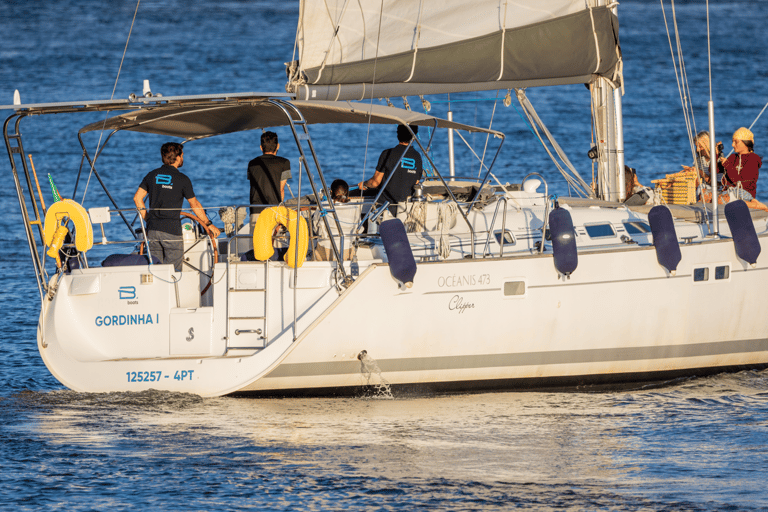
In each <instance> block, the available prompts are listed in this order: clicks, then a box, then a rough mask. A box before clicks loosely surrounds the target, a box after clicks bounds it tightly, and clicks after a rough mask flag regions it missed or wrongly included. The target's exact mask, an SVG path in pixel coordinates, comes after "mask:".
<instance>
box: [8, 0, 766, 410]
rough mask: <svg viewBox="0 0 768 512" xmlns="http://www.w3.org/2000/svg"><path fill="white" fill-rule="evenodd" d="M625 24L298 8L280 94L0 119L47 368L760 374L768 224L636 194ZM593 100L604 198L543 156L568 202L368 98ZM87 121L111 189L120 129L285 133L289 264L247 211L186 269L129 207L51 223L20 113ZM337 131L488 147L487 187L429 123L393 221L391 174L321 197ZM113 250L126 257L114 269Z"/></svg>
mask: <svg viewBox="0 0 768 512" xmlns="http://www.w3.org/2000/svg"><path fill="white" fill-rule="evenodd" d="M525 4H527V5H525ZM616 9H617V6H616V4H606V3H605V2H585V1H584V0H581V1H568V0H546V1H537V2H528V3H515V4H512V3H508V2H498V1H497V2H490V1H478V2H473V3H472V8H471V13H469V14H468V13H467V9H466V2H459V1H457V0H444V1H441V2H439V3H438V2H435V3H429V2H418V3H416V2H393V3H392V5H391V6H390V5H389V3H388V2H381V1H377V2H373V1H367V0H360V1H358V2H354V3H350V2H341V1H324V2H318V1H302V2H301V8H300V11H301V12H300V19H299V25H298V31H297V48H298V59H297V60H296V61H293V62H291V63H289V65H288V74H289V83H288V84H287V92H283V93H270V94H261V93H240V94H210V95H197V96H176V97H174V96H166V97H157V96H152V95H151V94H145V96H143V97H133V96H132V97H131V98H128V99H125V100H109V101H86V102H82V101H80V102H69V103H57V104H42V105H40V104H36V105H13V106H9V107H3V108H9V109H12V110H13V111H14V112H13V114H12V115H11V116H10V117H9V118H8V119H7V120H6V121H5V124H4V137H5V142H6V147H7V150H8V154H9V157H10V161H11V171H12V175H13V179H14V185H15V188H16V192H17V196H18V199H19V205H20V209H21V214H22V220H23V227H24V229H25V232H26V234H27V241H28V244H29V250H30V255H31V260H32V264H33V266H34V269H35V275H36V279H37V287H38V290H39V295H40V302H41V311H40V319H39V325H38V333H37V343H38V348H39V351H40V354H41V357H42V359H43V361H44V362H45V364H46V366H47V367H48V369H49V370H50V371H51V373H52V374H53V375H54V376H55V377H56V378H57V379H59V381H60V382H62V383H63V384H64V385H65V386H67V387H69V388H71V389H74V390H78V391H87V392H115V391H120V392H126V391H128V392H130V391H143V390H147V389H162V390H169V391H179V392H188V393H196V394H199V395H202V396H220V395H226V394H245V395H279V396H284V395H301V396H307V395H334V394H358V393H361V392H365V391H366V390H368V389H370V387H371V386H382V385H385V386H387V387H388V388H389V389H391V390H392V391H393V392H395V393H397V392H398V391H399V390H411V389H413V390H418V391H421V392H444V391H476V390H492V389H493V390H495V389H503V390H512V389H531V388H541V387H558V388H562V387H565V388H569V387H576V386H584V385H595V386H598V385H610V386H614V385H624V384H628V383H631V384H634V383H638V382H646V381H658V380H662V379H670V378H675V377H679V376H690V375H702V374H708V373H714V372H721V371H727V370H734V369H740V368H747V367H753V368H759V367H765V366H768V326H767V325H766V323H765V322H764V321H763V318H765V316H766V314H768V304H766V302H765V301H761V300H757V297H760V292H761V291H763V290H764V289H766V286H767V285H768V259H767V258H766V256H765V255H763V254H762V251H761V245H762V242H764V241H766V240H767V239H768V238H767V237H768V218H767V217H766V216H765V215H762V214H760V213H759V212H751V211H749V210H748V209H747V208H746V206H745V205H744V203H743V202H740V201H736V202H734V203H732V204H729V205H728V206H727V207H726V208H725V211H724V212H719V211H718V210H717V207H716V205H715V206H714V207H707V206H705V205H691V206H676V205H663V204H659V205H638V206H630V205H629V204H627V203H625V202H624V200H625V199H626V186H625V185H626V184H625V183H624V163H623V161H622V158H623V157H622V155H623V148H622V145H623V142H622V138H623V137H622V134H621V133H622V132H621V86H622V73H621V71H622V64H621V51H620V47H619V38H618V17H617V15H616ZM578 83H583V84H587V85H588V87H589V88H590V91H591V95H592V103H593V107H594V109H595V116H594V119H595V130H596V133H597V139H598V141H599V143H598V145H597V147H596V149H595V159H596V162H597V165H598V168H599V172H598V173H597V182H596V183H595V184H594V186H592V185H591V184H587V183H586V182H585V181H584V180H583V179H581V178H580V177H579V176H578V173H576V172H575V169H573V166H572V165H571V164H570V162H568V160H567V158H566V157H565V156H564V155H562V152H561V151H559V147H558V146H557V145H556V143H554V142H553V143H552V147H554V152H555V153H558V154H560V159H561V165H562V168H563V172H564V173H566V175H567V176H568V179H569V183H570V185H571V186H572V188H573V190H576V191H580V192H581V196H580V197H560V198H555V197H553V196H551V195H550V193H549V188H548V184H547V183H546V180H545V179H544V177H542V176H541V175H538V174H536V173H528V172H527V171H525V170H521V173H520V181H519V182H518V183H512V184H509V183H501V182H500V181H498V180H496V179H495V176H494V173H493V167H494V163H495V162H497V161H498V159H501V158H505V156H504V153H503V151H502V148H503V141H504V134H503V133H501V132H498V131H496V130H492V129H490V128H480V127H474V126H469V125H466V124H462V123H459V122H455V121H453V120H451V119H440V118H437V117H434V116H431V115H429V114H421V113H416V112H414V111H410V110H404V109H397V108H394V107H391V106H386V105H382V104H380V102H376V101H374V99H376V98H391V97H400V96H413V95H416V96H421V95H434V94H446V93H459V92H462V91H480V90H506V91H508V92H509V95H510V96H511V95H512V91H514V95H515V97H516V98H517V99H518V100H519V101H520V103H521V106H522V107H523V109H524V110H525V112H526V113H527V115H528V117H529V119H530V120H531V121H532V123H534V124H535V125H536V126H537V127H538V132H539V133H540V134H542V137H544V138H550V135H549V132H548V131H547V130H546V128H545V127H544V126H543V124H541V123H540V120H538V116H536V113H535V110H534V109H533V107H532V105H531V104H530V102H529V101H528V100H527V98H526V95H525V88H527V87H534V86H558V85H565V84H578ZM92 112H105V113H108V114H114V115H112V117H108V118H107V119H106V120H105V121H98V122H95V123H90V124H86V125H85V126H83V127H82V128H80V130H79V132H78V138H79V140H80V147H79V148H78V151H81V152H82V154H83V157H84V158H83V159H84V162H85V169H86V170H88V171H89V172H92V173H93V174H94V175H95V176H96V177H97V178H98V181H99V182H100V183H102V184H103V186H104V190H105V192H106V197H107V198H111V197H112V196H111V195H110V194H109V192H108V189H107V185H106V183H105V180H103V179H102V177H101V176H100V175H99V173H98V165H97V164H98V159H99V156H100V155H101V153H102V152H103V150H104V149H103V148H104V147H107V144H108V142H109V140H111V138H112V137H113V136H115V135H117V134H120V133H121V132H125V131H132V132H140V133H149V134H161V135H164V136H172V137H179V138H181V139H182V140H183V141H184V143H185V144H194V143H195V141H198V140H201V139H207V138H210V137H226V136H227V134H232V133H236V132H241V131H247V130H259V129H266V128H270V127H276V126H284V127H288V128H289V129H290V130H291V133H292V135H293V139H294V142H295V144H296V147H297V150H298V152H299V154H300V162H301V166H300V167H301V172H300V174H299V176H298V192H297V195H296V197H295V198H294V199H293V200H292V201H287V202H286V203H285V204H283V205H280V207H279V208H283V209H284V210H280V212H282V213H275V217H274V218H275V219H277V218H278V217H279V215H285V216H286V217H291V215H292V217H291V218H293V219H294V220H293V221H291V220H289V221H287V222H285V224H287V225H285V227H286V228H287V230H288V232H289V236H288V239H287V242H288V244H289V247H288V250H287V253H286V255H287V256H290V255H293V257H288V258H285V259H282V258H281V259H276V258H275V257H274V256H272V255H263V256H260V255H259V254H260V249H257V248H259V247H264V246H267V247H269V246H271V245H272V243H273V231H272V229H271V228H272V227H274V225H269V226H268V228H269V229H267V230H258V229H257V230H251V228H250V226H249V224H248V222H247V220H245V219H244V216H243V215H242V213H241V212H242V206H243V205H237V204H233V205H231V207H230V208H225V209H222V210H221V211H220V212H219V215H220V217H221V220H222V221H223V222H224V223H225V225H226V226H225V227H226V232H227V235H226V237H224V238H220V239H217V240H214V239H212V238H211V237H210V236H209V235H208V233H207V232H206V229H205V226H204V225H202V224H200V225H197V226H196V225H195V224H194V223H191V224H189V225H187V226H188V227H185V229H184V245H185V264H184V268H183V269H182V271H181V272H175V271H174V268H173V265H169V264H161V263H157V262H154V261H153V260H152V259H151V255H144V254H142V253H141V252H142V251H143V250H142V251H140V250H139V249H138V248H137V245H140V244H141V242H146V241H147V240H146V234H145V233H144V231H143V229H141V225H140V222H139V223H137V222H136V217H137V211H136V209H135V208H134V207H130V208H129V207H124V206H123V207H121V206H120V205H118V204H117V203H116V202H114V201H110V202H109V203H108V204H106V205H105V204H94V205H86V204H80V203H78V202H76V201H75V198H76V197H77V189H75V193H73V194H72V199H67V198H64V199H62V200H61V201H57V202H56V203H54V204H53V205H51V206H50V208H47V209H46V208H45V207H44V206H43V204H42V194H41V193H40V188H39V187H38V186H37V183H38V176H37V174H36V171H35V169H34V167H33V166H32V165H30V164H28V163H27V160H26V159H24V154H25V153H24V148H23V143H22V136H21V131H20V128H19V127H20V125H21V122H22V121H23V120H24V119H26V118H27V117H29V116H45V115H48V114H59V115H61V114H67V115H82V114H86V113H92ZM325 123H352V124H360V125H367V124H392V125H404V126H407V127H410V128H409V129H410V130H411V132H412V133H413V132H414V131H415V129H414V128H413V127H417V126H420V127H424V128H429V130H427V131H428V132H429V133H430V134H432V133H433V131H434V130H443V129H445V130H454V131H458V132H459V133H462V132H469V133H480V134H485V135H487V136H489V137H490V140H492V141H495V142H496V146H495V151H491V154H492V155H493V156H492V157H491V159H490V160H491V161H490V162H489V163H487V164H486V163H485V162H483V171H484V172H483V173H482V174H481V175H480V176H479V177H476V178H473V179H468V178H463V177H460V176H452V175H451V174H450V173H446V172H445V170H444V169H443V170H441V169H439V168H438V166H437V165H436V164H435V162H434V161H433V159H432V158H431V157H430V155H431V154H432V153H433V152H435V151H437V150H438V149H442V150H449V148H437V147H435V146H433V139H432V138H431V137H429V136H423V134H424V133H425V130H422V131H421V132H420V134H421V135H422V137H421V138H419V137H415V138H414V139H413V140H412V142H411V143H410V145H411V146H412V147H414V148H416V149H417V150H418V151H419V152H420V154H421V155H422V156H423V158H424V159H425V161H426V162H428V164H429V165H428V166H427V167H428V168H429V175H428V176H425V177H424V178H423V179H422V180H421V181H420V183H419V184H418V186H416V187H414V189H413V191H412V194H411V196H410V197H409V199H408V200H407V201H405V202H403V203H401V204H399V205H398V208H397V209H396V210H395V211H394V213H390V212H391V210H390V206H393V205H390V204H389V203H388V202H386V201H385V200H384V199H383V197H382V191H383V190H385V189H386V186H387V183H386V182H385V183H384V184H382V186H381V187H380V190H379V191H378V193H377V194H376V195H375V196H367V197H359V198H355V199H353V200H352V201H350V202H348V203H336V202H334V201H332V200H329V199H328V198H329V197H331V194H330V191H329V188H328V184H327V179H326V177H325V174H324V172H323V169H322V168H321V165H320V159H319V158H318V157H317V152H316V149H315V145H314V143H313V138H312V136H311V135H310V132H311V131H312V130H311V128H312V127H313V126H314V125H316V124H325ZM102 130H104V131H108V132H109V136H108V137H107V141H106V143H105V145H104V146H102V147H101V149H100V150H99V151H98V152H96V153H95V154H93V155H91V154H90V153H89V152H88V150H87V149H86V144H84V143H83V137H85V136H87V134H89V133H97V132H100V131H102ZM33 183H34V184H35V185H33ZM288 212H293V213H291V214H288ZM299 218H301V219H303V220H302V221H299V220H298V219H299ZM132 219H133V220H132ZM113 220H114V221H116V222H117V223H119V224H124V225H125V228H126V230H125V232H126V234H125V235H124V237H123V239H121V240H115V239H114V237H112V236H111V235H110V237H111V238H112V239H110V240H107V237H106V235H105V234H104V231H103V229H104V225H105V224H107V223H109V222H112V221H113ZM193 220H194V219H193ZM275 222H277V221H275ZM292 222H293V223H292ZM305 225H306V228H305V227H303V226H305ZM99 227H101V229H102V231H101V233H102V236H101V239H102V240H101V243H99V242H98V241H97V240H98V235H99ZM302 230H305V231H302ZM67 234H69V239H67V238H66V235H67ZM281 236H283V238H285V235H281ZM68 240H69V241H68ZM303 244H305V245H303ZM145 245H146V244H145ZM320 247H324V249H325V250H322V251H321V250H320V249H319V248H320ZM99 251H100V254H102V255H103V254H104V253H105V251H107V252H111V253H113V254H110V255H109V257H107V258H103V260H102V261H99V260H100V259H101V258H97V257H96V256H95V255H96V253H97V252H99ZM714 303H717V304H718V309H717V314H712V306H711V305H712V304H714Z"/></svg>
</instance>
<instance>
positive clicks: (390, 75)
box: [288, 0, 621, 100]
mask: <svg viewBox="0 0 768 512" xmlns="http://www.w3.org/2000/svg"><path fill="white" fill-rule="evenodd" d="M597 3H598V1H597V0H591V1H585V0H529V1H524V2H507V1H500V0H475V1H472V2H467V1H466V0H423V1H419V2H413V1H410V0H358V1H354V2H350V1H348V0H302V2H301V11H300V14H299V26H298V31H297V47H298V62H293V63H291V64H290V65H289V70H288V71H289V76H290V79H289V83H288V89H289V91H291V92H295V93H296V94H297V96H298V97H299V98H300V99H319V100H322V99H332V100H333V99H362V98H370V97H388V96H405V95H420V94H439V93H449V92H458V91H472V90H493V89H510V88H516V87H529V86H539V85H560V84H573V83H586V82H589V81H591V80H592V79H593V78H594V75H598V76H604V77H606V78H609V79H610V80H612V81H614V82H618V81H620V76H619V73H620V66H619V65H618V64H619V62H620V60H621V52H620V49H619V35H618V20H617V18H616V16H615V15H614V14H613V12H612V11H611V9H609V8H608V7H607V6H589V5H588V4H597Z"/></svg>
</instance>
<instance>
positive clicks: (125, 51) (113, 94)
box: [73, 0, 141, 202]
mask: <svg viewBox="0 0 768 512" xmlns="http://www.w3.org/2000/svg"><path fill="white" fill-rule="evenodd" d="M140 4H141V0H136V10H135V11H134V12H133V20H131V28H130V29H129V30H128V38H127V39H126V40H125V48H123V57H122V58H121V59H120V66H119V67H118V68H117V76H116V77H115V85H114V86H112V95H111V96H110V97H109V99H110V100H112V99H114V98H115V91H116V90H117V82H118V81H119V80H120V72H121V71H122V70H123V62H125V55H126V53H128V43H129V42H130V41H131V34H132V33H133V25H134V24H135V23H136V16H137V15H138V13H139V5H140ZM107 119H109V112H107V113H106V115H105V116H104V124H102V126H101V131H100V132H99V141H98V142H97V143H96V152H95V153H94V155H98V154H99V148H100V147H101V140H102V138H103V137H104V127H105V126H106V125H107ZM95 165H96V159H95V158H94V160H93V161H92V162H91V170H90V172H89V173H88V179H87V180H86V182H85V189H84V190H83V199H82V200H81V202H85V195H86V194H87V193H88V185H89V184H90V183H91V176H93V171H94V166H95ZM73 195H74V194H73Z"/></svg>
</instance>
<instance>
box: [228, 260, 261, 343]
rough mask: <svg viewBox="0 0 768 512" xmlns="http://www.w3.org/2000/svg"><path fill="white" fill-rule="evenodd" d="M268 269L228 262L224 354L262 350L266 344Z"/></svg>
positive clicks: (255, 265)
mask: <svg viewBox="0 0 768 512" xmlns="http://www.w3.org/2000/svg"><path fill="white" fill-rule="evenodd" d="M268 265H269V262H267V261H265V262H261V263H259V262H252V261H249V262H237V261H233V262H231V263H230V262H229V261H227V353H228V352H229V351H230V350H261V349H263V348H266V346H267V345H268V344H269V335H268V332H267V317H268V313H269V305H268V304H269V301H268V297H269V272H268V270H269V269H268V268H267V267H268ZM225 355H227V354H225Z"/></svg>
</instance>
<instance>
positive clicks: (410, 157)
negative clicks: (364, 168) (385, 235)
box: [357, 124, 422, 216]
mask: <svg viewBox="0 0 768 512" xmlns="http://www.w3.org/2000/svg"><path fill="white" fill-rule="evenodd" d="M411 129H412V130H413V133H414V135H415V134H418V133H419V127H418V126H411ZM411 139H413V136H412V135H411V131H410V130H408V127H407V126H405V125H402V124H401V125H398V126H397V140H398V142H399V144H398V145H397V146H395V147H393V148H390V149H385V150H384V151H382V152H381V155H380V156H379V162H378V163H377V164H376V172H375V173H374V174H373V177H372V178H369V179H367V180H365V181H361V182H360V183H358V185H357V186H358V187H359V188H360V190H361V191H366V190H371V189H373V192H374V193H377V192H378V190H377V189H378V188H379V186H380V185H381V184H382V183H384V182H386V181H387V177H388V176H389V175H390V174H392V173H394V175H393V176H392V179H390V180H389V183H388V184H387V188H385V189H384V192H383V193H382V194H381V200H383V201H389V203H390V206H389V211H390V212H391V213H392V215H394V216H396V215H397V204H398V203H402V202H404V201H405V200H406V199H407V198H408V196H410V195H411V194H412V193H413V186H414V185H415V184H416V182H417V181H419V179H421V173H422V167H421V155H420V154H419V152H418V151H416V149H415V148H414V147H413V146H411V147H410V148H409V147H408V144H409V143H410V142H411ZM406 148H407V151H406ZM403 153H405V155H403ZM401 156H403V158H402V159H401V158H400V157H401ZM398 160H399V161H400V164H399V165H398ZM395 166H397V167H395ZM365 195H366V196H369V195H371V193H370V192H368V193H365Z"/></svg>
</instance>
